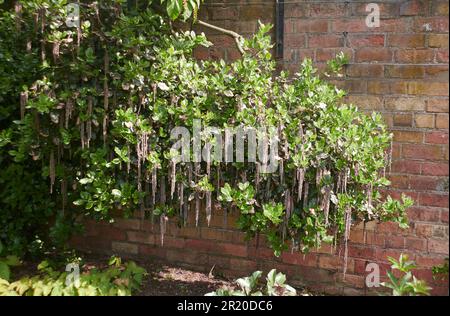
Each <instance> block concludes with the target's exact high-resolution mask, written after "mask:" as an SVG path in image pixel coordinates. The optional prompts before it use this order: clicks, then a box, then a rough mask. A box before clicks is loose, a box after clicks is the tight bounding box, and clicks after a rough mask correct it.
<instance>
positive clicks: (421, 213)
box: [408, 206, 441, 230]
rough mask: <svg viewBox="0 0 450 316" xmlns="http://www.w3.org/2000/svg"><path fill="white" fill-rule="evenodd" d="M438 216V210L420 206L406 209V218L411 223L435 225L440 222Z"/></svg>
mask: <svg viewBox="0 0 450 316" xmlns="http://www.w3.org/2000/svg"><path fill="white" fill-rule="evenodd" d="M440 216H441V214H440V211H439V209H437V210H436V209H434V208H429V207H420V206H413V207H410V208H409V209H408V218H409V219H410V220H411V221H420V222H431V223H437V222H439V221H440ZM416 230H417V229H416Z"/></svg>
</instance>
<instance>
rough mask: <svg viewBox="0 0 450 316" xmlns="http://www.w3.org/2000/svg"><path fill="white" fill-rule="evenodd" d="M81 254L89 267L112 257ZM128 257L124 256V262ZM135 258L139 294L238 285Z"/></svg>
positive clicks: (29, 271)
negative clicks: (139, 275) (138, 269)
mask: <svg viewBox="0 0 450 316" xmlns="http://www.w3.org/2000/svg"><path fill="white" fill-rule="evenodd" d="M81 257H82V258H83V259H84V264H85V265H84V268H85V269H86V268H87V269H89V268H90V267H94V266H95V267H98V268H104V267H106V266H107V262H108V259H109V256H106V255H93V254H82V255H81ZM127 260H128V259H127V258H122V262H126V261H127ZM134 261H135V262H136V263H137V264H138V265H139V266H141V267H143V268H145V269H146V270H147V272H148V275H147V276H146V277H145V278H144V281H143V283H142V286H141V289H140V290H139V291H138V292H137V293H135V294H134V295H136V296H203V295H205V294H206V293H209V292H212V291H215V290H217V289H219V288H221V287H227V288H235V287H236V285H235V283H234V282H233V281H234V280H231V279H225V278H222V277H217V276H214V275H213V273H210V274H207V273H201V272H195V271H192V270H189V269H185V268H182V267H177V266H173V265H167V264H165V263H162V262H157V261H152V262H148V261H141V260H134ZM37 264H38V262H24V263H23V264H22V265H21V266H20V267H17V268H14V270H13V273H14V274H13V278H12V279H13V280H17V279H19V278H21V277H23V276H25V275H29V276H30V275H34V274H36V272H37V269H36V267H37ZM288 283H289V282H288ZM297 293H298V294H299V295H302V296H309V295H313V294H312V293H311V292H309V291H307V290H306V289H297Z"/></svg>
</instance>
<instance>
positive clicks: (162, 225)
mask: <svg viewBox="0 0 450 316" xmlns="http://www.w3.org/2000/svg"><path fill="white" fill-rule="evenodd" d="M167 221H168V218H167V216H166V215H165V214H161V216H160V217H159V230H160V236H161V246H164V235H165V234H166V222H167Z"/></svg>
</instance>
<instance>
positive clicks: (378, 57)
mask: <svg viewBox="0 0 450 316" xmlns="http://www.w3.org/2000/svg"><path fill="white" fill-rule="evenodd" d="M355 60H356V62H390V61H392V51H391V50H390V49H388V48H378V47H373V48H372V47H370V48H369V47H366V48H360V49H358V50H357V51H356V55H355Z"/></svg>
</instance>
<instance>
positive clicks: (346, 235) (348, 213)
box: [344, 208, 352, 279]
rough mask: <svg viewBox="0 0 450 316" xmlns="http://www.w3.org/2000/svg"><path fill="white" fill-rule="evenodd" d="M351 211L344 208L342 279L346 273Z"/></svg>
mask: <svg viewBox="0 0 450 316" xmlns="http://www.w3.org/2000/svg"><path fill="white" fill-rule="evenodd" d="M351 214H352V212H351V209H350V208H347V209H346V210H345V232H344V279H345V275H346V273H347V262H348V240H349V239H350V227H351V225H352V215H351Z"/></svg>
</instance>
